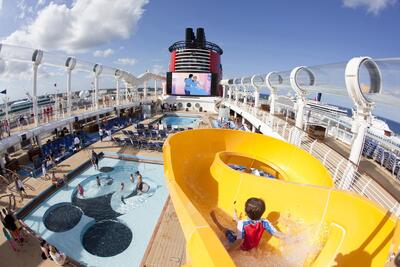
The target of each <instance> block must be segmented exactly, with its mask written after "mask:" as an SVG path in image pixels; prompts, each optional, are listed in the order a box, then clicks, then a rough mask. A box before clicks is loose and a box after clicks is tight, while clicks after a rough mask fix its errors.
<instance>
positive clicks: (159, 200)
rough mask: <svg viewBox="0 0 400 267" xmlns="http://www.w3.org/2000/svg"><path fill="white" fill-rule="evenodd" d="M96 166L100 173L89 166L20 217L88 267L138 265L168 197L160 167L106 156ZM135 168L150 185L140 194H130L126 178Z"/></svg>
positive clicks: (133, 186) (133, 185)
mask: <svg viewBox="0 0 400 267" xmlns="http://www.w3.org/2000/svg"><path fill="white" fill-rule="evenodd" d="M99 165H100V166H99V167H100V171H98V170H95V169H94V168H92V167H91V168H89V169H87V170H86V171H84V172H83V173H81V174H80V175H78V176H77V177H76V178H74V179H73V180H72V181H70V183H69V185H68V187H63V188H62V189H60V190H59V191H58V192H56V193H55V194H53V195H52V196H51V197H49V198H48V199H46V200H45V201H44V202H42V203H41V204H40V206H39V207H37V208H36V209H35V210H34V211H32V212H31V213H30V214H29V215H28V216H27V217H26V218H25V219H24V221H25V223H26V224H27V225H28V226H29V227H30V228H31V229H32V230H34V231H35V232H36V233H37V234H38V235H40V236H41V237H42V238H44V239H46V240H47V241H48V242H49V243H51V244H54V245H55V246H56V247H57V248H58V249H59V250H60V251H63V252H65V253H66V254H67V255H68V256H70V257H72V258H73V259H75V260H76V261H79V262H81V263H82V264H84V265H86V266H116V267H117V266H118V267H119V266H120V267H123V266H139V264H140V262H141V260H142V257H143V255H144V253H145V250H146V248H147V244H148V243H149V241H150V238H151V236H152V233H153V231H154V228H155V226H156V224H157V220H158V218H159V216H160V213H161V211H162V208H163V206H164V203H165V201H166V199H167V196H168V191H167V189H166V187H165V183H164V174H163V166H162V165H156V164H148V163H138V162H132V161H121V160H117V159H110V158H104V159H102V160H101V161H100V163H99ZM136 170H139V171H140V172H141V174H142V175H143V182H144V183H145V184H146V186H144V188H145V189H148V191H147V192H145V193H143V194H134V193H133V192H134V190H133V188H135V187H136V182H137V181H135V182H134V183H131V181H130V180H129V174H130V173H134V172H135V171H136ZM96 176H99V177H100V181H101V186H100V187H99V186H98V185H97V183H96ZM121 182H123V183H124V189H123V190H122V191H121ZM78 183H80V184H81V185H82V186H83V188H84V190H85V192H84V197H81V196H79V195H78V194H77V191H76V186H77V185H78ZM121 196H124V198H123V199H121Z"/></svg>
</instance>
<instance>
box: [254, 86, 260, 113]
mask: <svg viewBox="0 0 400 267" xmlns="http://www.w3.org/2000/svg"><path fill="white" fill-rule="evenodd" d="M258 102H260V93H259V92H258V87H257V88H256V89H255V90H254V107H256V108H257V107H258Z"/></svg>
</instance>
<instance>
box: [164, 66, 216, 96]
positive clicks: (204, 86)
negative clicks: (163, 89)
mask: <svg viewBox="0 0 400 267" xmlns="http://www.w3.org/2000/svg"><path fill="white" fill-rule="evenodd" d="M171 89H172V90H171V93H172V94H173V95H196V96H209V95H211V73H176V72H173V73H172V88H171Z"/></svg>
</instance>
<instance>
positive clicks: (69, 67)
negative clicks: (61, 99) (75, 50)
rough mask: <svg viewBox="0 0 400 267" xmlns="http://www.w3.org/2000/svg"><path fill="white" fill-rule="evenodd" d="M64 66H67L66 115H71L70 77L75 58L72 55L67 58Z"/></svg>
mask: <svg viewBox="0 0 400 267" xmlns="http://www.w3.org/2000/svg"><path fill="white" fill-rule="evenodd" d="M65 66H66V68H67V113H68V116H71V113H72V92H71V79H72V70H73V69H74V68H75V66H76V59H75V58H73V57H69V58H67V61H66V62H65Z"/></svg>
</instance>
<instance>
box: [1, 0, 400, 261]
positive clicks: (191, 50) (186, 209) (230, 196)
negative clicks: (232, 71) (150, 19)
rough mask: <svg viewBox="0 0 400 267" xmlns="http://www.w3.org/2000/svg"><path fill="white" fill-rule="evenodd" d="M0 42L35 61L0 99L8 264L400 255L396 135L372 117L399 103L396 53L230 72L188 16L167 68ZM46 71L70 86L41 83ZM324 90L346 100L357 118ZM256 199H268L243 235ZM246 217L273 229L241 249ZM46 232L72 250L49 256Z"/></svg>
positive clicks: (4, 53) (25, 61) (23, 59)
mask: <svg viewBox="0 0 400 267" xmlns="http://www.w3.org/2000/svg"><path fill="white" fill-rule="evenodd" d="M0 4H1V1H0ZM75 4H76V3H73V4H71V5H72V6H74V5H75ZM50 5H53V6H58V4H55V3H51V4H50ZM38 6H39V4H38ZM65 8H67V9H68V8H69V7H67V6H65ZM135 10H136V9H135ZM0 11H1V5H0ZM135 12H136V11H135ZM131 13H132V12H131ZM139 13H140V12H139ZM1 42H2V41H1ZM1 42H0V60H1V62H0V63H2V62H3V61H4V62H6V67H7V68H8V67H9V65H8V64H11V66H12V64H21V65H23V66H24V67H25V69H27V70H28V71H27V72H26V73H27V75H28V76H29V82H30V83H29V84H30V85H29V86H30V88H29V92H26V93H25V95H26V96H27V98H25V99H22V100H21V99H19V100H10V99H9V98H8V97H7V95H6V96H5V97H4V99H3V100H4V101H3V102H4V103H3V104H2V106H1V107H0V109H1V110H0V123H1V124H0V130H1V132H0V134H1V135H0V138H1V139H0V209H1V210H2V211H1V216H0V217H1V219H2V224H3V226H4V229H3V233H4V235H1V234H0V265H2V264H4V265H5V266H21V267H30V266H58V265H65V266H75V267H81V266H88V267H94V266H96V267H108V266H118V267H125V266H145V267H158V266H162V267H164V266H166V267H169V266H171V267H179V266H187V267H189V266H193V267H200V266H201V267H203V266H206V267H208V266H224V267H225V266H227V267H235V266H237V267H244V266H249V265H251V266H256V267H258V266H265V265H267V266H356V265H357V266H358V265H359V266H390V267H391V266H393V264H394V263H393V260H394V258H395V256H396V255H398V257H397V258H398V259H400V224H399V218H400V141H399V140H400V139H399V134H400V133H396V132H394V131H392V130H391V129H389V126H388V125H387V124H386V123H385V122H383V121H382V120H380V119H379V118H377V117H376V116H375V111H376V110H377V109H376V108H377V106H378V105H384V106H389V107H395V108H400V104H399V103H400V91H399V88H400V80H399V79H398V77H399V76H398V70H399V69H400V58H373V57H368V56H362V57H353V58H350V59H349V60H346V61H343V62H336V63H329V64H321V65H310V66H304V65H300V63H299V65H298V66H297V67H294V68H292V69H285V70H281V71H273V70H269V69H267V70H266V71H267V72H265V73H264V72H263V73H251V74H250V73H249V74H247V75H245V76H235V77H226V75H225V77H223V68H222V64H221V58H222V55H223V54H224V50H223V49H222V48H221V47H220V46H219V45H217V44H215V43H212V42H210V41H209V40H206V36H205V31H204V29H203V28H197V29H196V30H195V31H194V30H193V29H192V28H186V30H185V39H184V40H182V41H177V42H174V43H172V45H171V46H169V48H168V49H165V52H166V53H167V51H169V53H170V55H169V60H170V62H169V65H168V69H165V70H164V69H163V70H162V71H156V69H155V68H153V69H152V70H146V71H145V72H144V73H143V74H141V75H135V74H133V71H128V70H124V69H123V68H122V65H124V66H128V65H129V66H131V67H132V66H133V65H135V63H136V60H135V59H130V58H119V60H116V61H107V62H108V63H106V64H101V63H97V62H96V63H95V62H89V61H87V60H86V58H87V57H86V56H87V54H86V56H82V58H81V57H80V56H77V57H75V56H71V55H68V56H67V55H64V54H61V53H57V52H49V51H46V49H41V48H36V47H23V46H17V45H13V44H9V43H1ZM228 47H229V46H228ZM124 49H125V48H123V47H122V46H121V47H120V48H119V50H121V51H122V50H124ZM82 51H84V50H82ZM85 51H86V50H85ZM68 52H69V51H68ZM85 53H87V52H85ZM113 53H117V52H116V50H115V51H114V50H109V51H108V52H107V50H104V51H102V50H98V51H94V52H93V57H96V59H98V60H99V61H101V60H100V59H103V60H105V61H106V60H107V59H106V58H107V57H108V56H107V55H106V54H108V55H112V54H113ZM121 53H122V52H121ZM78 55H80V54H78ZM111 62H113V63H111ZM111 64H112V65H113V66H108V65H111ZM143 66H144V65H143ZM0 67H1V65H0ZM135 67H136V66H135ZM141 67H142V66H141ZM48 69H55V70H57V71H58V75H59V76H61V77H62V80H63V83H65V86H64V84H63V85H62V86H60V84H59V82H58V85H57V83H54V88H53V89H54V90H53V91H52V92H50V93H47V94H46V95H41V93H39V91H40V90H39V88H40V87H46V86H47V87H49V86H48V85H45V79H46V78H45V77H46V75H45V74H46V72H45V71H46V70H47V71H48ZM263 71H264V69H263ZM60 73H61V74H60ZM0 75H1V68H0ZM0 81H1V80H0ZM15 82H16V83H17V81H15ZM57 86H58V87H57ZM50 87H51V86H50ZM60 88H63V89H60ZM9 92H10V91H8V93H9ZM265 92H266V93H268V98H267V99H264V100H263V99H261V94H262V93H265ZM0 94H7V90H4V91H1V90H0ZM314 94H317V97H316V98H315V99H312V98H313V95H314ZM321 94H323V95H329V96H334V97H341V98H344V99H345V101H347V103H350V104H349V107H350V106H351V107H353V109H352V110H351V116H350V115H348V114H347V111H343V110H341V108H340V107H339V104H337V103H334V104H337V105H329V104H325V103H322V102H321V101H320V100H321V99H320V98H321ZM20 95H22V93H21V94H20ZM349 112H350V110H349ZM377 124H379V125H381V126H382V125H383V128H382V127H381V128H379V129H378V130H376V129H377V128H374V127H375V126H376V125H377ZM21 184H22V186H23V188H25V193H26V194H23V191H21V188H20V187H21ZM254 198H259V199H258V201H261V202H263V203H264V201H265V203H266V204H265V203H264V205H261V206H264V208H263V209H264V210H263V211H262V212H261V214H259V215H260V216H258V219H253V218H252V219H251V220H249V221H248V222H246V223H243V225H242V226H243V227H242V229H241V231H240V232H238V233H235V231H232V230H233V229H236V228H237V227H238V225H241V224H242V222H240V221H239V220H246V219H245V218H247V217H249V218H250V217H251V216H249V213H248V210H247V208H244V207H245V205H247V204H248V200H249V199H254ZM265 206H266V207H267V209H266V210H265ZM3 209H4V212H3ZM260 210H262V208H260ZM3 213H4V214H3ZM232 214H235V215H234V216H233V218H232ZM6 217H7V218H8V221H6V220H5V219H4V218H6ZM255 217H257V216H255ZM10 218H11V219H10ZM261 218H265V220H266V221H263V223H262V224H260V220H261ZM247 219H248V218H247ZM9 220H12V223H11V222H9ZM237 223H238V224H237ZM248 223H249V224H252V225H258V226H260V225H262V230H261V231H264V230H267V231H268V232H269V233H265V234H261V235H260V236H259V238H258V237H257V238H258V240H257V242H256V243H257V244H256V245H255V246H258V247H257V249H254V247H251V248H249V249H246V248H245V247H244V246H243V243H242V246H241V248H239V245H240V244H239V242H242V241H239V239H242V238H246V234H247V232H246V231H245V227H246V226H247V225H248ZM272 225H273V226H274V227H271V226H272ZM275 228H276V229H275ZM19 230H22V236H20V235H19V233H18V231H19ZM7 234H8V235H10V234H11V235H12V236H13V238H14V239H15V241H16V242H17V243H16V248H17V251H13V247H12V246H10V245H12V244H13V243H12V242H10V241H14V240H9V239H7V237H8V235H7ZM237 234H241V235H242V238H238V236H237ZM250 234H251V233H250ZM21 237H23V239H24V240H23V241H21V240H20V239H21ZM43 241H46V242H47V243H48V244H49V245H51V246H54V247H56V248H57V249H56V250H58V251H59V252H62V253H58V254H57V253H56V255H55V256H54V255H52V256H51V258H52V259H53V260H54V259H56V257H57V256H58V257H59V258H63V256H65V258H66V262H63V263H62V264H57V263H56V262H54V261H53V260H49V259H48V258H45V259H43V255H41V250H40V243H41V242H43ZM258 241H259V243H258ZM247 250H248V251H247ZM52 253H53V252H52ZM53 254H54V253H53ZM49 258H50V257H49ZM62 261H63V260H62Z"/></svg>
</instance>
